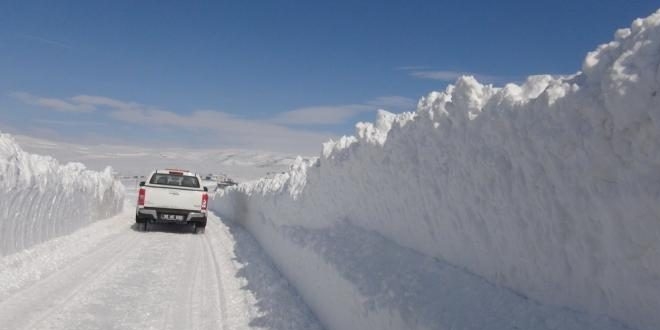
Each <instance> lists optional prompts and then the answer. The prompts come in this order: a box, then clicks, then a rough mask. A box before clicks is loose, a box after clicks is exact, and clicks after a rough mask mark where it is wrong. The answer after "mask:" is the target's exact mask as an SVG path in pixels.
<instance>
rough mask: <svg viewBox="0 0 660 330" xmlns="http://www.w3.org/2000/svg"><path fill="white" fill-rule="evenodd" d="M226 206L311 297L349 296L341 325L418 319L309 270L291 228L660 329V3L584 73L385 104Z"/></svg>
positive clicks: (323, 315)
mask: <svg viewBox="0 0 660 330" xmlns="http://www.w3.org/2000/svg"><path fill="white" fill-rule="evenodd" d="M214 207H215V209H216V210H217V211H218V212H219V213H220V214H222V215H224V216H225V217H227V218H231V219H234V220H235V221H239V222H241V223H243V224H244V225H245V226H246V227H247V228H248V229H249V230H250V231H252V232H253V233H254V234H255V236H256V237H257V238H258V239H259V240H260V242H261V243H262V245H264V246H265V247H266V248H267V250H268V249H270V251H271V255H273V256H274V259H275V261H276V263H277V264H278V266H279V267H280V268H281V269H282V271H283V272H284V273H286V274H287V275H288V276H289V277H290V278H291V280H292V283H293V284H294V285H296V286H297V287H298V289H299V290H300V292H301V295H303V297H304V298H305V299H306V300H307V301H308V302H310V305H311V306H312V307H313V308H314V306H320V304H322V300H323V299H334V300H336V301H334V302H335V303H336V304H335V305H336V306H335V308H334V309H329V310H322V309H321V308H314V310H315V312H316V313H318V314H319V318H320V319H321V320H323V321H324V322H325V323H326V325H327V326H329V327H338V326H340V325H341V324H340V323H334V321H333V320H336V319H337V318H345V319H349V320H352V321H354V322H362V321H365V320H366V319H369V318H374V319H376V318H382V317H385V318H387V317H389V320H390V321H391V323H389V324H390V325H392V324H395V325H396V324H403V325H404V326H408V327H410V328H415V327H419V324H420V323H411V322H412V321H409V319H408V321H407V320H406V318H405V315H406V311H404V310H396V309H393V308H391V306H390V307H388V308H385V307H383V306H380V307H381V309H379V307H378V304H377V303H376V306H375V307H374V306H371V307H374V311H375V312H372V313H358V312H355V309H356V308H357V309H359V308H360V307H359V306H360V304H359V303H357V304H356V301H359V297H358V298H355V297H354V298H355V300H354V301H351V302H349V301H347V299H344V298H346V297H350V296H351V295H352V294H349V293H346V292H344V291H341V290H337V292H332V290H329V291H323V290H321V289H319V287H320V286H322V284H318V283H317V284H314V283H312V282H310V280H306V279H305V277H303V276H299V275H297V273H298V272H300V271H301V270H302V269H305V268H304V263H303V262H301V261H300V260H302V259H301V258H303V257H302V256H301V257H300V258H295V257H287V255H285V254H282V253H279V252H278V251H276V250H275V249H276V248H277V246H278V245H282V244H289V245H290V246H298V247H304V246H309V244H307V245H306V244H302V243H301V241H302V240H301V239H300V238H299V237H298V238H296V237H297V236H296V235H293V236H292V235H288V236H287V235H286V232H287V231H291V230H292V228H295V229H296V230H300V229H301V228H303V229H306V230H312V231H318V230H327V231H329V232H330V231H333V230H335V229H334V228H336V227H337V226H341V224H342V223H348V224H350V225H351V226H354V227H357V228H359V229H361V230H365V231H367V232H370V233H375V234H377V235H380V236H382V237H384V238H385V239H387V240H389V241H390V242H393V243H395V244H397V245H399V246H401V247H403V248H407V249H411V250H413V251H415V252H417V253H420V254H422V255H425V256H429V257H433V258H437V259H438V260H443V261H446V262H448V263H450V264H453V265H456V266H458V267H460V268H462V269H466V270H468V271H469V272H471V273H474V274H477V275H479V276H480V277H483V278H485V279H487V280H488V281H490V282H491V283H495V284H497V285H499V286H503V287H507V288H510V289H512V290H514V291H515V292H518V293H520V294H522V295H524V296H527V297H531V298H533V299H534V300H537V301H540V302H542V303H546V304H551V305H559V306H566V307H569V308H571V309H575V310H578V311H585V312H590V313H594V314H597V315H606V316H608V317H611V318H614V319H617V320H620V321H621V322H624V323H625V324H628V325H630V326H633V327H639V328H642V329H660V313H658V311H660V294H658V293H659V292H660V11H659V12H656V13H655V14H653V15H651V16H650V17H648V18H646V19H638V20H635V21H634V22H633V23H632V25H631V27H630V28H628V29H621V30H619V31H617V32H616V34H615V39H614V41H612V42H610V43H608V44H604V45H601V46H599V47H598V48H597V49H596V50H595V51H593V52H590V53H589V54H588V55H587V57H586V59H585V60H584V64H583V67H582V71H581V72H578V73H577V74H575V75H573V76H569V77H552V76H532V77H529V78H528V79H527V81H526V82H525V83H524V84H522V85H515V84H508V85H506V86H504V87H503V88H495V87H493V86H490V85H482V84H480V83H479V82H478V81H476V80H475V79H474V78H472V77H462V78H460V79H459V80H458V81H457V82H456V83H455V85H451V86H449V87H448V88H447V89H446V90H445V91H444V92H433V93H430V94H429V95H428V96H426V97H424V98H422V99H421V100H420V102H419V105H418V109H417V111H416V112H415V113H404V114H400V115H394V114H390V113H386V112H380V113H379V114H378V119H377V121H376V123H375V124H370V123H360V124H358V125H357V133H356V136H352V137H344V138H342V139H340V140H339V141H335V142H332V141H331V142H329V143H326V144H325V145H324V147H323V153H322V155H321V157H320V158H319V159H317V160H315V161H302V160H300V161H299V162H298V163H297V164H296V165H294V166H293V167H292V169H291V170H290V171H289V172H288V173H286V174H283V175H279V176H277V177H275V178H273V179H263V180H260V181H257V182H252V183H247V184H243V185H240V186H238V187H236V188H234V189H229V190H228V191H227V192H226V193H225V194H224V195H220V196H218V197H217V198H216V200H215V202H214ZM335 238H337V241H338V242H342V244H350V243H349V242H347V240H343V239H340V238H341V237H338V236H335ZM275 242H279V243H275ZM286 242H288V243H286ZM312 246H313V244H312ZM290 251H291V253H298V254H305V253H307V254H311V255H313V256H314V257H311V258H317V259H318V260H320V261H319V262H317V266H316V267H308V268H306V269H305V271H308V272H315V269H316V273H315V274H308V275H309V276H310V277H313V276H319V278H317V279H316V281H317V282H320V283H322V282H323V281H324V280H332V279H333V278H332V275H324V274H328V273H332V269H335V270H336V269H338V267H334V268H333V267H332V263H330V261H329V260H328V259H327V258H326V259H324V255H325V254H324V250H323V249H319V250H318V251H316V252H313V251H311V250H310V251H306V252H302V251H300V252H295V251H296V249H295V248H291V247H290ZM346 257H347V258H349V259H347V260H346V263H350V262H351V260H350V258H351V256H350V254H346ZM392 268H396V267H391V266H387V265H384V266H383V268H382V269H381V271H385V272H386V271H388V269H390V270H391V271H395V269H392ZM319 269H321V270H322V269H325V271H323V272H322V271H321V270H319ZM336 274H338V275H337V276H335V278H334V279H335V280H337V281H340V282H341V283H344V285H345V286H346V287H350V286H351V285H353V289H355V290H354V291H355V292H359V291H360V290H359V289H360V288H359V284H358V283H352V284H351V283H350V281H351V277H350V275H346V273H341V272H337V273H336ZM347 282H348V283H347ZM337 283H339V282H337ZM390 285H391V283H390ZM381 290H387V288H386V287H383V288H381ZM340 291H341V292H340ZM349 291H350V290H349ZM342 292H343V293H342ZM355 292H354V293H355ZM321 295H325V298H323V297H319V296H321ZM341 297H343V298H341ZM437 299H440V300H442V299H446V298H445V297H437ZM364 301H365V303H366V300H364ZM351 309H352V310H351ZM330 314H332V315H330ZM413 314H414V311H413ZM376 315H380V316H376ZM421 317H423V316H421V315H419V317H418V318H417V319H416V320H415V322H419V318H421ZM474 317H479V315H475V316H474ZM402 320H403V321H402ZM397 322H402V323H397ZM361 324H371V325H374V324H378V323H377V321H374V322H373V323H368V322H366V323H361ZM432 327H433V326H431V328H432ZM438 327H439V326H438ZM392 328H396V326H392Z"/></svg>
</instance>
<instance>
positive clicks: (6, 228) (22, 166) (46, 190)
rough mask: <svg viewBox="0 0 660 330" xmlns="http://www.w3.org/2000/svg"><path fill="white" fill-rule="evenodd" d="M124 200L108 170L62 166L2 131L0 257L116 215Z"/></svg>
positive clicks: (118, 184)
mask: <svg viewBox="0 0 660 330" xmlns="http://www.w3.org/2000/svg"><path fill="white" fill-rule="evenodd" d="M123 199H124V187H123V185H122V184H121V183H119V181H117V180H115V179H114V178H113V177H112V171H111V169H110V168H107V169H106V170H105V171H103V172H94V171H89V170H86V169H85V166H84V165H82V164H80V163H69V164H66V165H60V164H59V163H58V162H57V161H56V160H55V159H53V158H51V157H47V156H39V155H33V154H29V153H26V152H25V151H23V150H22V149H21V148H20V147H19V146H18V145H17V144H16V143H15V141H14V140H13V138H11V137H10V136H9V135H7V134H0V256H2V255H7V254H11V253H13V252H17V251H19V250H22V249H25V248H28V247H30V246H32V245H35V244H37V243H40V242H44V241H46V240H49V239H51V238H54V237H57V236H61V235H64V234H67V233H70V232H72V231H74V230H75V229H78V228H80V227H83V226H85V225H87V224H89V223H91V222H93V221H95V220H99V219H103V218H107V217H109V216H111V215H114V214H116V213H118V212H119V211H120V210H121V208H122V205H123Z"/></svg>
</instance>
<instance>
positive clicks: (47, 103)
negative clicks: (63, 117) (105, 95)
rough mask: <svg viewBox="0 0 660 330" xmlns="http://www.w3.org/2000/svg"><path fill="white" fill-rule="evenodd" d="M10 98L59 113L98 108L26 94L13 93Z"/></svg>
mask: <svg viewBox="0 0 660 330" xmlns="http://www.w3.org/2000/svg"><path fill="white" fill-rule="evenodd" d="M9 95H10V96H12V97H14V98H16V99H18V100H20V101H21V102H23V103H25V104H29V105H34V106H38V107H42V108H47V109H52V110H55V111H59V112H83V113H84V112H92V111H94V110H96V108H95V107H94V106H93V105H91V104H87V103H82V102H79V101H76V100H75V99H73V98H71V99H57V98H48V97H40V96H35V95H32V94H29V93H25V92H13V93H10V94H9Z"/></svg>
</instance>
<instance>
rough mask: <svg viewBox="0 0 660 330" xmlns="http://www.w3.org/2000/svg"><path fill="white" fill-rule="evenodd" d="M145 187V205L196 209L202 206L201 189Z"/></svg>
mask: <svg viewBox="0 0 660 330" xmlns="http://www.w3.org/2000/svg"><path fill="white" fill-rule="evenodd" d="M145 188H146V194H145V201H144V206H145V207H156V208H165V209H177V210H197V211H199V210H201V208H202V194H203V192H202V191H199V190H187V189H170V188H165V187H145Z"/></svg>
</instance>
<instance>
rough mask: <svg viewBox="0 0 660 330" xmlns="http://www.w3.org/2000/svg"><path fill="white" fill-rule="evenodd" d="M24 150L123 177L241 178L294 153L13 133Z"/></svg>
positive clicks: (272, 169) (277, 165)
mask: <svg viewBox="0 0 660 330" xmlns="http://www.w3.org/2000/svg"><path fill="white" fill-rule="evenodd" d="M15 138H16V141H18V143H19V144H20V145H21V147H22V148H23V149H25V150H26V151H28V152H31V153H37V154H42V155H51V156H53V157H55V158H57V159H58V160H59V161H61V162H71V161H75V162H81V163H84V164H85V166H87V167H89V168H90V169H95V170H103V169H104V168H105V167H106V166H108V164H111V165H112V168H113V169H114V170H115V171H117V173H118V174H119V175H122V176H135V175H138V176H141V175H147V174H149V173H150V172H151V171H153V170H155V169H159V168H185V169H189V170H191V171H195V172H198V173H200V174H201V175H206V174H208V173H214V174H227V175H230V176H231V177H232V178H233V179H234V180H237V181H244V180H248V179H255V178H258V177H262V176H265V175H267V174H269V173H279V172H282V171H284V170H286V169H288V167H289V166H290V165H291V164H292V163H293V161H294V160H295V156H291V155H286V154H281V153H276V152H261V151H251V150H239V149H199V148H196V149H184V148H163V147H153V148H149V147H143V146H122V145H94V146H90V145H81V144H72V143H64V142H54V141H49V140H43V139H39V138H34V137H28V136H21V135H18V136H15Z"/></svg>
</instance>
